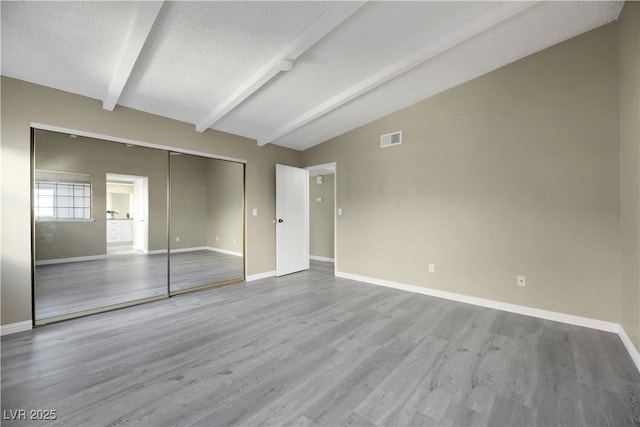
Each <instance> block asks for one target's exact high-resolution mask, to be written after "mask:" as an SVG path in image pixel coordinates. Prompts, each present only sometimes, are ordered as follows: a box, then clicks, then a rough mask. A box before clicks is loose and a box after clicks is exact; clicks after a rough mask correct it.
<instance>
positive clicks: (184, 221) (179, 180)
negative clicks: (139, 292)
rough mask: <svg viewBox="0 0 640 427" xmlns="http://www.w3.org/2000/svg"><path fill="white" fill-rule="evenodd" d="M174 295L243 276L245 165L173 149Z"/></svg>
mask: <svg viewBox="0 0 640 427" xmlns="http://www.w3.org/2000/svg"><path fill="white" fill-rule="evenodd" d="M169 170H170V177H171V180H170V182H171V198H170V200H171V203H170V206H171V209H170V217H171V221H170V228H169V230H170V233H171V237H170V239H169V240H170V245H171V256H170V258H169V259H170V261H169V264H170V268H169V271H170V289H171V293H172V294H177V293H182V292H185V291H189V290H194V289H200V288H204V287H208V286H213V285H221V284H228V283H232V282H237V281H242V280H243V279H244V257H243V255H244V254H243V247H244V242H243V240H244V233H243V230H244V221H243V218H244V214H243V212H244V206H243V203H244V165H243V164H242V163H235V162H230V161H226V160H218V159H210V158H206V157H200V156H193V155H188V154H181V153H173V152H172V153H171V155H170V158H169Z"/></svg>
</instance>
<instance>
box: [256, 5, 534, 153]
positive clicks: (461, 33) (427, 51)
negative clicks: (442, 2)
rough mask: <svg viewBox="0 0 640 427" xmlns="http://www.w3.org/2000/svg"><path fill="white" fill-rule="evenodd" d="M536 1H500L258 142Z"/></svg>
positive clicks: (304, 121) (269, 139) (293, 127)
mask: <svg viewBox="0 0 640 427" xmlns="http://www.w3.org/2000/svg"><path fill="white" fill-rule="evenodd" d="M536 3H537V2H536V1H528V2H505V3H502V4H500V6H499V7H498V8H497V9H496V10H492V11H489V12H487V13H485V14H483V15H480V16H478V17H477V18H475V19H473V20H472V21H470V22H469V23H468V24H466V25H463V26H460V27H459V28H456V29H455V30H454V31H451V32H449V33H447V34H446V35H445V36H443V37H441V38H440V39H437V40H435V41H434V42H433V43H430V44H428V45H427V46H425V47H424V48H422V49H420V50H417V51H415V52H413V53H412V54H410V55H407V56H405V57H404V58H402V59H400V60H399V61H397V62H394V63H393V64H391V65H389V66H387V67H385V68H383V69H382V70H380V71H378V72H376V73H374V74H373V75H371V76H369V77H367V78H366V79H364V80H362V81H360V82H359V83H357V84H355V85H353V86H351V87H350V88H348V89H346V90H344V91H343V92H340V93H339V94H337V95H335V96H333V97H332V98H329V99H328V100H326V101H325V102H323V103H322V104H320V105H318V106H316V107H314V108H312V109H311V110H309V111H307V112H305V113H303V114H301V115H299V116H298V117H296V118H294V119H293V120H291V121H289V122H288V123H286V124H284V125H283V126H281V127H280V128H278V129H277V130H275V131H274V132H273V133H272V134H270V135H267V136H266V137H264V138H258V145H260V146H263V145H266V144H268V143H270V142H273V141H275V140H276V139H278V138H280V137H281V136H284V135H286V134H288V133H290V132H293V131H294V130H296V129H298V128H300V127H302V126H304V125H306V124H307V123H309V122H311V121H313V120H315V119H317V118H319V117H321V116H324V115H325V114H327V113H329V112H330V111H333V110H335V109H337V108H339V107H340V106H342V105H344V104H346V103H347V102H350V101H352V100H353V99H355V98H357V97H359V96H361V95H363V94H365V93H367V92H369V91H371V90H373V89H375V88H376V87H378V86H380V85H382V84H383V83H386V82H388V81H389V80H391V79H393V78H395V77H397V76H399V75H401V74H403V73H406V72H407V71H409V70H411V69H412V68H415V67H416V66H418V65H420V64H422V63H424V62H426V61H428V60H430V59H432V58H434V57H436V56H438V55H440V54H442V53H444V52H446V51H448V50H450V49H452V48H453V47H455V46H458V45H459V44H461V43H463V42H465V41H466V40H469V39H470V38H472V37H475V36H477V35H478V34H480V33H482V32H484V31H486V30H488V29H490V28H492V27H494V26H496V25H498V24H500V23H501V22H503V21H506V20H507V19H509V18H511V17H512V16H514V15H517V14H519V13H521V12H523V11H524V10H525V9H528V8H529V7H531V6H533V5H534V4H536Z"/></svg>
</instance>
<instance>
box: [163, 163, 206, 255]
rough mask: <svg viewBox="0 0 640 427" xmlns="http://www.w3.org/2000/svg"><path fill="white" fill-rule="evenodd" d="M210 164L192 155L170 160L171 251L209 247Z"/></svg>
mask: <svg viewBox="0 0 640 427" xmlns="http://www.w3.org/2000/svg"><path fill="white" fill-rule="evenodd" d="M208 161H211V160H210V159H206V158H203V157H198V156H189V155H172V156H171V157H170V162H171V166H170V171H171V238H170V241H171V249H184V248H198V247H203V246H207V188H208V186H209V183H208V179H207V162H208ZM178 239H179V241H178Z"/></svg>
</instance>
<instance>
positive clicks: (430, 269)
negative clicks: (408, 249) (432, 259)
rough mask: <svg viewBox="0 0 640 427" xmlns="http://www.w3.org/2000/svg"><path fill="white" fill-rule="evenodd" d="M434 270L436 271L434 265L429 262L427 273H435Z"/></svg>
mask: <svg viewBox="0 0 640 427" xmlns="http://www.w3.org/2000/svg"><path fill="white" fill-rule="evenodd" d="M435 272H436V265H435V264H429V273H435Z"/></svg>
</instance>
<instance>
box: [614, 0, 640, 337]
mask: <svg viewBox="0 0 640 427" xmlns="http://www.w3.org/2000/svg"><path fill="white" fill-rule="evenodd" d="M618 31H619V32H618V37H619V43H618V46H619V56H620V80H619V82H620V230H621V232H620V234H621V236H622V318H621V324H622V327H623V328H624V329H625V331H626V332H627V335H629V337H630V338H631V340H632V341H633V343H634V344H635V346H636V348H637V349H640V250H639V246H640V3H635V2H627V3H626V4H625V6H624V9H623V10H622V14H621V15H620V19H619V28H618Z"/></svg>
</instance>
